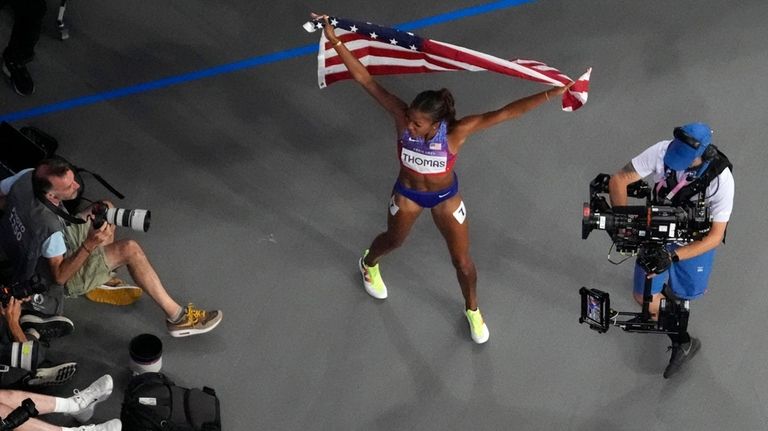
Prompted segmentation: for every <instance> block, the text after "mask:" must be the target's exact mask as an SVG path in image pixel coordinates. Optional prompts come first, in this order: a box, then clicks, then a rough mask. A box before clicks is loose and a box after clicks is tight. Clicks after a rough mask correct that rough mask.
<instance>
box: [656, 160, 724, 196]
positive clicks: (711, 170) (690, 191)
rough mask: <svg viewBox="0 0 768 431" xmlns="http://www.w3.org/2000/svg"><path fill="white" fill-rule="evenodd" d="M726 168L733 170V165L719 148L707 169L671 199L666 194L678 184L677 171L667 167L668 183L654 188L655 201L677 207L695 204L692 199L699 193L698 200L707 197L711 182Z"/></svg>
mask: <svg viewBox="0 0 768 431" xmlns="http://www.w3.org/2000/svg"><path fill="white" fill-rule="evenodd" d="M725 168H729V169H730V170H731V172H733V165H732V164H731V162H730V160H728V157H726V156H725V154H723V153H722V152H721V151H720V150H717V156H715V158H714V159H712V160H711V161H710V162H709V166H708V167H707V169H706V170H705V171H704V172H703V173H702V174H701V175H699V176H698V177H697V178H695V179H694V180H693V181H691V182H690V183H689V184H686V185H685V186H683V187H682V188H680V190H678V191H677V193H676V194H675V195H674V196H673V197H672V199H671V200H669V199H667V198H666V196H667V195H668V194H669V192H670V191H671V190H672V189H674V188H675V186H677V172H676V171H673V170H672V169H669V168H666V173H665V174H666V178H665V181H666V184H665V185H664V186H662V187H661V188H658V189H657V188H656V187H654V188H653V203H654V204H656V205H672V206H676V207H690V206H693V205H695V201H692V200H691V199H692V198H694V197H695V196H696V195H699V198H698V199H697V200H703V199H705V198H706V196H705V195H704V194H705V193H706V191H707V187H708V186H709V183H711V182H712V181H714V180H715V178H717V176H718V175H720V174H721V173H722V172H723V171H724V170H725Z"/></svg>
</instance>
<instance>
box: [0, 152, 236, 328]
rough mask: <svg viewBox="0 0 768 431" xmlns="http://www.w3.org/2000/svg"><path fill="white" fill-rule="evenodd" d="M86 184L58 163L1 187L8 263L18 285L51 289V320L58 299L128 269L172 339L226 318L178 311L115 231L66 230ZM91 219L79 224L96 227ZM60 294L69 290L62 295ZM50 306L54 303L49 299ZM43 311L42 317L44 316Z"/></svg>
mask: <svg viewBox="0 0 768 431" xmlns="http://www.w3.org/2000/svg"><path fill="white" fill-rule="evenodd" d="M79 188H80V184H78V183H77V181H76V179H75V174H74V169H73V167H72V165H70V164H69V163H68V162H67V161H66V160H64V159H62V158H60V157H52V158H49V159H46V160H43V161H41V162H40V163H38V165H37V167H35V168H34V169H27V170H24V171H21V172H19V173H18V174H16V175H14V176H12V177H9V178H6V179H5V180H3V181H1V182H0V195H6V196H7V197H6V208H5V215H4V216H3V218H2V220H0V238H2V241H3V242H2V244H3V247H4V248H5V252H6V255H8V257H9V258H10V259H11V260H12V261H14V262H15V263H16V265H17V269H16V271H15V274H16V277H17V278H19V277H26V278H29V277H31V276H33V275H35V274H38V275H39V276H40V277H41V278H43V279H44V280H48V281H49V283H47V284H48V285H54V286H55V287H52V288H50V289H49V292H48V293H47V294H46V295H45V297H46V299H45V300H44V302H46V303H44V304H42V306H40V304H35V305H37V306H38V308H43V309H44V311H43V312H44V313H46V314H61V309H62V307H61V304H60V302H61V301H60V300H59V299H58V297H60V296H62V295H63V294H64V291H65V290H66V293H68V294H71V295H79V294H83V293H87V292H89V291H92V290H94V289H97V288H101V287H102V286H103V285H104V283H106V282H108V281H109V280H110V278H111V272H112V271H113V270H115V269H117V268H119V267H121V266H123V265H125V266H126V267H127V269H128V272H129V273H130V275H131V277H132V278H133V280H134V281H135V283H136V284H137V285H138V287H139V288H141V289H142V290H143V291H144V292H146V293H147V294H148V295H149V296H150V297H151V298H152V299H153V300H154V301H155V302H156V303H157V304H158V306H160V308H161V309H162V310H163V312H164V313H165V315H166V319H167V321H166V326H167V329H168V332H169V333H170V334H171V335H172V336H174V337H184V336H188V335H195V334H200V333H204V332H208V331H210V330H212V329H213V328H215V327H216V326H217V325H218V324H219V322H221V319H222V317H223V314H222V312H221V311H219V310H216V311H204V310H200V309H198V308H196V307H195V306H193V305H192V304H189V305H188V306H186V307H182V306H181V305H179V304H178V303H177V302H176V301H175V300H174V299H173V298H171V296H170V295H169V294H168V292H167V291H166V289H165V287H163V284H162V283H161V282H160V278H159V277H158V275H157V273H156V272H155V270H154V269H153V268H152V265H151V264H150V262H149V260H148V259H147V256H146V255H145V254H144V251H143V250H142V248H141V246H139V244H138V243H137V242H136V241H133V240H130V239H127V240H119V241H115V240H114V228H115V227H114V225H111V224H109V223H103V224H102V225H101V226H100V227H99V228H98V229H95V228H94V227H93V226H92V224H91V223H82V224H75V223H68V222H67V221H65V220H64V218H62V215H63V216H64V217H66V218H71V216H69V215H68V214H66V209H65V208H64V206H63V205H62V202H63V201H67V200H73V199H75V198H76V197H77V196H78V189H79ZM90 218H91V216H90V215H89V214H87V212H86V213H81V214H80V219H83V220H86V219H90ZM59 286H63V289H62V287H59ZM50 298H52V299H50ZM38 311H40V310H38Z"/></svg>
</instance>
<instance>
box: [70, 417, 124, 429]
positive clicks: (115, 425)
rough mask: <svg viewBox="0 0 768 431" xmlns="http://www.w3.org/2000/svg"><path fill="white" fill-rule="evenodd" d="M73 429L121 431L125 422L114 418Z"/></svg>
mask: <svg viewBox="0 0 768 431" xmlns="http://www.w3.org/2000/svg"><path fill="white" fill-rule="evenodd" d="M67 429H69V428H67ZM72 429H74V430H75V431H121V430H122V429H123V423H122V422H120V419H112V420H111V421H106V422H104V423H103V424H92V425H83V426H79V427H77V428H72Z"/></svg>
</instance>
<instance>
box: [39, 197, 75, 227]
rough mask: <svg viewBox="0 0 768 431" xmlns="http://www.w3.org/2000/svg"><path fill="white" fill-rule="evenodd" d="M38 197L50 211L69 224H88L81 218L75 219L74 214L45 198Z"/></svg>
mask: <svg viewBox="0 0 768 431" xmlns="http://www.w3.org/2000/svg"><path fill="white" fill-rule="evenodd" d="M36 197H37V200H39V201H40V202H42V204H43V205H45V206H46V207H47V208H48V209H49V210H51V211H53V213H54V214H56V215H57V216H59V217H61V218H63V219H64V220H66V221H68V222H69V223H74V224H83V223H86V221H85V220H83V219H81V218H80V217H75V216H73V215H72V214H70V213H68V212H66V211H64V210H63V209H61V208H60V207H58V206H56V205H54V204H53V202H51V201H49V200H48V199H46V197H45V196H40V195H36Z"/></svg>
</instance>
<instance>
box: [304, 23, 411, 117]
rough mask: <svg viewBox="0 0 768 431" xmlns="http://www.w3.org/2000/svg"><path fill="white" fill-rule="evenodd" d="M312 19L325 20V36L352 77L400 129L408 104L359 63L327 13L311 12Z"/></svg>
mask: <svg viewBox="0 0 768 431" xmlns="http://www.w3.org/2000/svg"><path fill="white" fill-rule="evenodd" d="M312 18H313V19H322V20H323V21H324V22H325V27H324V31H325V37H326V38H327V39H328V41H329V42H330V44H331V46H333V49H335V50H336V53H337V54H338V55H339V58H341V61H343V62H344V65H345V66H346V67H347V69H348V70H349V73H350V74H351V75H352V79H354V80H355V81H357V83H359V84H360V85H361V86H362V87H363V88H364V89H365V91H367V92H368V94H370V95H371V96H372V97H373V98H374V99H376V101H377V102H379V104H380V105H381V106H382V107H384V109H386V110H387V112H389V113H390V114H392V116H393V117H394V118H395V124H396V126H397V128H398V130H402V129H403V128H404V127H405V124H406V111H407V109H408V105H407V104H406V103H405V102H403V101H402V100H401V99H400V98H399V97H397V96H395V95H394V94H392V93H390V92H389V91H387V90H386V89H385V88H384V87H382V86H381V85H379V83H378V82H376V80H375V79H373V77H372V76H371V74H370V73H368V70H367V69H366V68H365V66H363V64H362V63H360V60H358V59H357V57H355V56H354V55H353V54H352V52H350V51H349V49H347V47H346V46H345V45H344V43H343V42H342V41H341V40H340V39H339V38H338V37H337V36H336V31H335V29H334V28H333V26H332V25H331V24H330V23H329V22H328V15H318V14H314V13H313V14H312Z"/></svg>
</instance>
